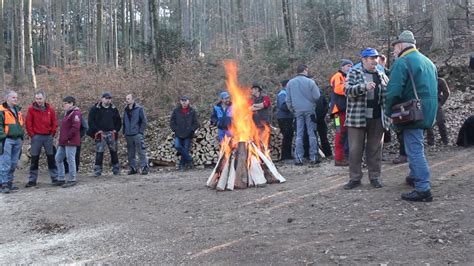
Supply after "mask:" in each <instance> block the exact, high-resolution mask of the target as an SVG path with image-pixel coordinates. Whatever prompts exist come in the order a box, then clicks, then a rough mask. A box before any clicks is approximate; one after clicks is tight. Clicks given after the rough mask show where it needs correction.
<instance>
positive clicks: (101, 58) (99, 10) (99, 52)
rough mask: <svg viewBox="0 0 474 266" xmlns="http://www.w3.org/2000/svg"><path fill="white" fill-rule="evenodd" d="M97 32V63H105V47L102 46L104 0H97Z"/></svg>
mask: <svg viewBox="0 0 474 266" xmlns="http://www.w3.org/2000/svg"><path fill="white" fill-rule="evenodd" d="M96 28H97V29H96V32H97V38H96V46H97V52H96V57H97V64H99V65H100V64H103V63H104V51H103V50H104V49H103V48H102V47H103V45H102V43H103V36H102V35H103V34H102V0H97V25H96Z"/></svg>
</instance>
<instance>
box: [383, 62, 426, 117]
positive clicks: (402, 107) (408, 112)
mask: <svg viewBox="0 0 474 266" xmlns="http://www.w3.org/2000/svg"><path fill="white" fill-rule="evenodd" d="M405 61H406V63H407V68H408V75H409V76H410V80H411V83H412V85H413V92H414V93H415V98H416V99H412V100H409V101H406V102H403V103H399V104H397V105H394V106H392V115H391V116H390V118H392V123H393V124H395V125H404V124H409V123H412V122H416V121H420V120H423V119H425V115H424V114H423V108H422V106H421V100H420V98H419V97H418V93H416V85H415V80H414V79H413V73H412V72H411V69H410V63H409V62H408V59H405Z"/></svg>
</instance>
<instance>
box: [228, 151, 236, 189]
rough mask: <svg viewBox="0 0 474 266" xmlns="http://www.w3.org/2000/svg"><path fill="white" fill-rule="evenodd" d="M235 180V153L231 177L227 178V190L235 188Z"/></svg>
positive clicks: (230, 170) (230, 166)
mask: <svg viewBox="0 0 474 266" xmlns="http://www.w3.org/2000/svg"><path fill="white" fill-rule="evenodd" d="M234 182H235V155H233V156H232V160H231V161H230V165H229V178H228V180H227V190H234Z"/></svg>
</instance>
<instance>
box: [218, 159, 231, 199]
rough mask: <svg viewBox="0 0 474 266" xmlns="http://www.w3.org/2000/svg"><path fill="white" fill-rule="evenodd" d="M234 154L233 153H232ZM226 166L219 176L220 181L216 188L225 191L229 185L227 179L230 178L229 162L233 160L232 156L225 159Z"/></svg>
mask: <svg viewBox="0 0 474 266" xmlns="http://www.w3.org/2000/svg"><path fill="white" fill-rule="evenodd" d="M231 156H232V155H231ZM225 161H226V162H225V164H224V167H222V171H221V174H220V177H219V181H218V182H217V186H216V189H217V190H220V191H224V190H225V187H226V185H227V180H228V179H229V162H230V161H231V160H230V158H229V159H227V160H225Z"/></svg>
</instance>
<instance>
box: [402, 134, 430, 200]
mask: <svg viewBox="0 0 474 266" xmlns="http://www.w3.org/2000/svg"><path fill="white" fill-rule="evenodd" d="M403 140H404V142H405V151H406V153H407V157H408V166H409V167H410V176H411V177H413V178H414V179H415V190H416V191H419V192H424V191H428V190H430V169H429V167H428V162H427V161H426V157H425V150H424V145H423V129H404V130H403Z"/></svg>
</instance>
